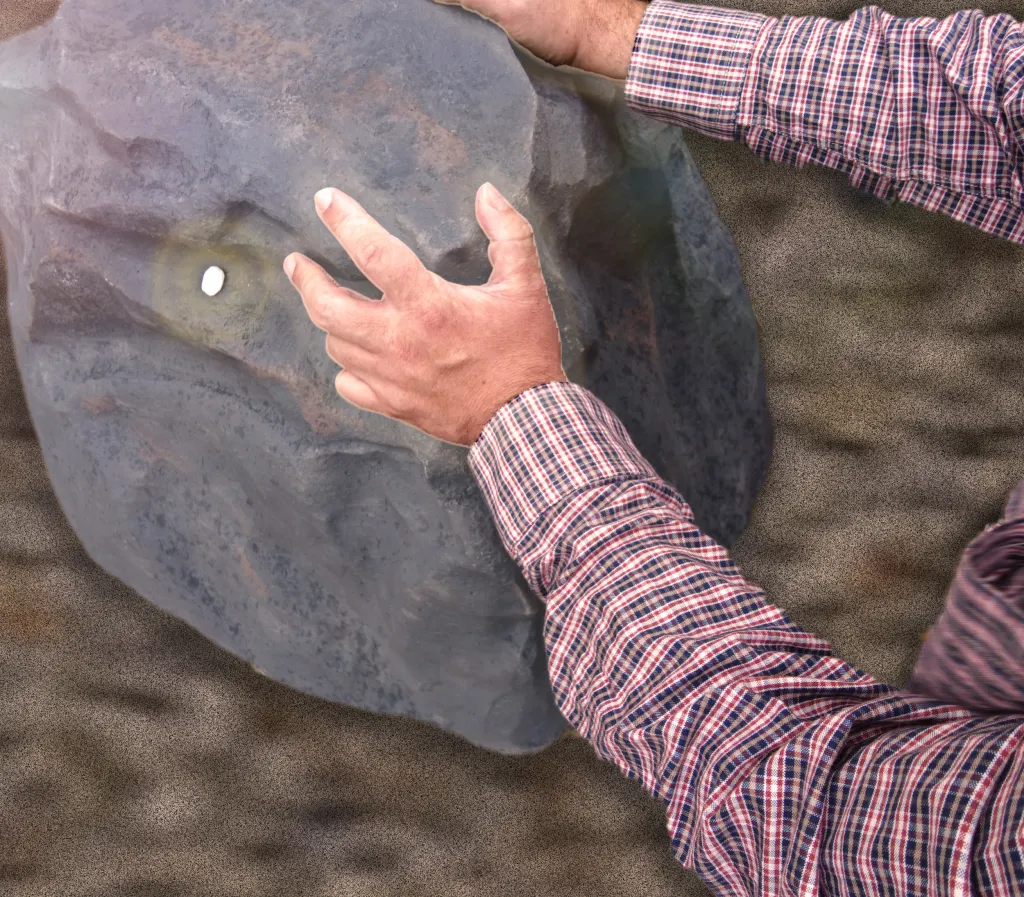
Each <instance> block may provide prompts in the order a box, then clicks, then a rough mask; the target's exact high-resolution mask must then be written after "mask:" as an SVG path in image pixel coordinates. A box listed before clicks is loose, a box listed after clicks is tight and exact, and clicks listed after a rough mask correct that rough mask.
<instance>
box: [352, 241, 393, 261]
mask: <svg viewBox="0 0 1024 897" xmlns="http://www.w3.org/2000/svg"><path fill="white" fill-rule="evenodd" d="M355 250H356V254H357V255H358V256H359V260H360V261H361V262H362V263H363V264H364V265H370V266H378V265H380V264H381V263H382V262H383V261H384V260H385V251H386V250H385V246H384V244H383V242H382V241H381V240H380V239H379V238H378V237H375V236H374V235H373V234H366V235H363V236H360V237H358V238H357V239H356V241H355Z"/></svg>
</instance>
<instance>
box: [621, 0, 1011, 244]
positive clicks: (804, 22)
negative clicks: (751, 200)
mask: <svg viewBox="0 0 1024 897" xmlns="http://www.w3.org/2000/svg"><path fill="white" fill-rule="evenodd" d="M1022 53H1024V37H1022V31H1021V26H1020V24H1019V23H1017V22H1016V21H1015V20H1013V19H1012V18H1011V17H1010V16H1007V15H999V16H990V17H985V16H984V15H983V13H982V12H981V11H980V10H972V11H963V12H959V13H956V14H955V15H952V16H950V17H948V18H946V19H943V20H941V21H940V20H938V19H932V18H914V19H898V18H896V17H894V16H891V15H889V14H888V13H885V12H883V11H882V10H881V9H879V8H878V7H876V6H870V7H864V8H862V9H858V10H857V11H855V12H854V13H853V14H852V15H851V16H850V18H849V20H847V21H845V22H839V21H833V20H830V19H825V18H820V17H788V16H784V17H781V18H775V17H770V16H765V15H760V14H757V13H749V12H743V11H737V10H725V9H715V8H712V7H703V6H693V5H687V4H682V3H675V2H672V0H653V2H652V3H651V4H650V7H649V8H648V10H647V12H646V14H645V16H644V18H643V19H642V21H641V24H640V25H639V27H638V31H637V37H636V41H635V45H634V50H633V55H632V57H631V62H630V68H629V72H628V77H627V81H626V98H627V100H628V102H629V103H630V105H631V106H632V107H633V108H635V109H637V110H639V111H642V112H645V113H647V114H649V115H652V116H654V117H656V118H660V119H662V120H665V121H669V122H672V123H674V124H679V125H683V126H686V127H690V128H692V129H694V130H697V131H699V132H701V133H704V134H706V135H708V136H712V137H716V138H719V139H727V140H742V141H744V142H745V143H747V144H748V145H749V146H750V147H751V148H752V149H753V150H754V151H755V152H756V153H757V154H758V155H760V156H762V157H764V158H766V159H769V160H771V161H776V162H786V163H788V164H792V165H795V166H797V167H801V166H803V165H804V164H806V163H807V162H809V161H810V162H815V163H817V164H821V165H826V166H829V167H833V168H837V169H839V170H842V171H844V172H845V173H846V174H847V175H848V176H849V177H850V180H851V182H852V183H853V184H854V185H855V186H857V187H859V188H860V189H862V190H864V191H866V192H871V193H874V194H875V195H877V196H879V197H882V198H886V199H890V200H891V199H897V198H898V199H900V200H902V201H905V202H909V203H912V204H915V205H919V206H922V207H924V208H928V209H930V210H933V211H942V212H944V213H946V214H949V215H951V216H952V217H954V218H957V219H959V220H961V221H965V222H966V223H969V224H972V225H974V226H977V227H979V228H982V229H984V230H987V231H989V232H992V233H996V234H998V235H999V236H1003V237H1005V238H1007V239H1012V240H1014V241H1016V242H1024V215H1022V212H1021V203H1022V194H1021V179H1020V175H1019V169H1020V165H1021V155H1020V148H1019V146H1018V144H1019V143H1020V142H1021V141H1022V140H1024V137H1022V129H1024V118H1022V112H1021V102H1022V101H1021V89H1022V79H1021V77H1020V73H1019V69H1020V62H1019V61H1018V58H1019V56H1020V55H1021V54H1022Z"/></svg>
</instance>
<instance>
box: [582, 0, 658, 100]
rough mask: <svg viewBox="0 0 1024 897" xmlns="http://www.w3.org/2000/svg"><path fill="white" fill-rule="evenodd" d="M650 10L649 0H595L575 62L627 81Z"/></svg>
mask: <svg viewBox="0 0 1024 897" xmlns="http://www.w3.org/2000/svg"><path fill="white" fill-rule="evenodd" d="M646 11H647V3H646V2H645V0H624V2H622V3H617V4H609V3H606V2H605V3H592V4H591V9H590V10H589V13H590V14H589V15H588V16H587V19H586V27H585V28H584V29H583V31H582V33H581V35H580V43H579V50H578V51H577V53H576V58H575V59H574V60H573V63H572V64H573V65H574V66H575V67H576V68H580V69H583V70H584V71H588V72H593V73H595V74H598V75H604V76H605V77H608V78H615V79H617V80H619V81H624V80H625V79H626V75H627V74H628V73H629V61H630V58H631V56H632V54H633V43H634V41H635V40H636V33H637V30H638V29H639V28H640V22H641V20H642V19H643V17H644V13H645V12H646Z"/></svg>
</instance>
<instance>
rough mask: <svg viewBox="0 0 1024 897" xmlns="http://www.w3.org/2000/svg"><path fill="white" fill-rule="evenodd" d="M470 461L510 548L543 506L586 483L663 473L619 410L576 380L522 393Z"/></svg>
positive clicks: (489, 428)
mask: <svg viewBox="0 0 1024 897" xmlns="http://www.w3.org/2000/svg"><path fill="white" fill-rule="evenodd" d="M469 466H470V469H471V470H472V471H473V475H474V476H475V477H476V480H477V482H478V483H479V485H480V489H481V491H482V492H483V494H484V499H485V500H486V501H487V505H488V507H489V508H490V510H491V516H492V517H493V518H494V522H495V525H496V526H497V529H498V533H499V535H500V536H501V540H502V543H503V544H504V546H505V550H506V551H507V552H508V553H509V555H511V557H512V558H513V559H514V560H517V561H518V560H519V554H518V551H519V546H520V543H521V541H522V539H523V537H524V536H526V535H529V534H530V532H531V530H532V529H533V528H534V527H535V525H536V524H537V522H538V521H539V520H540V518H541V517H542V516H543V515H544V513H545V512H546V511H547V510H548V509H549V508H552V507H553V506H554V505H556V504H558V503H559V502H561V501H562V500H563V499H565V498H567V497H568V496H571V495H573V494H574V493H577V492H579V491H581V490H584V489H588V488H592V487H594V486H599V485H602V484H604V483H608V482H622V481H623V480H624V479H649V478H655V477H657V475H658V474H657V473H656V471H655V470H654V468H653V467H651V465H650V464H649V463H648V462H647V461H646V460H645V459H644V457H643V455H641V454H640V452H639V450H638V449H637V448H636V446H635V445H634V444H633V440H632V439H630V437H629V434H628V433H627V432H626V429H625V427H623V425H622V422H621V421H620V420H619V419H618V417H616V415H615V413H614V412H613V411H612V410H611V409H610V408H609V407H608V406H607V405H605V404H604V402H602V401H601V400H600V399H599V398H597V396H595V395H594V394H593V393H592V392H590V391H589V390H587V389H585V388H584V387H582V386H579V385H578V384H576V383H566V382H560V381H556V382H552V383H545V384H543V385H541V386H535V387H533V388H532V389H528V390H526V392H523V393H520V394H519V395H518V396H516V397H515V398H514V399H512V400H511V401H510V402H508V403H506V404H505V405H503V406H502V407H501V408H500V409H499V410H498V411H497V412H496V413H495V414H494V416H493V417H492V418H491V419H490V421H488V423H487V425H486V426H485V427H484V429H483V431H482V432H481V433H480V436H479V438H478V439H477V440H476V442H475V443H473V446H472V447H471V448H470V450H469Z"/></svg>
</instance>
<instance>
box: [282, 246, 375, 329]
mask: <svg viewBox="0 0 1024 897" xmlns="http://www.w3.org/2000/svg"><path fill="white" fill-rule="evenodd" d="M284 261H285V273H287V272H288V263H289V262H290V261H294V262H295V267H294V269H293V270H292V273H291V274H290V275H289V279H290V280H291V282H292V285H293V286H294V287H295V289H297V290H298V291H299V295H300V296H301V297H302V303H303V305H305V306H306V314H308V315H309V319H310V320H311V321H312V322H313V323H314V324H316V326H317V327H319V328H320V329H321V330H325V331H327V332H328V333H334V334H337V335H338V336H343V337H344V338H345V339H347V340H348V341H349V342H352V343H355V344H357V345H359V346H362V347H363V348H365V349H373V348H374V346H376V345H378V344H379V342H380V338H381V334H382V333H383V331H384V328H385V324H384V318H383V315H384V309H382V308H381V307H380V303H379V302H376V301H375V300H373V299H369V298H367V297H366V296H363V295H361V294H359V293H357V292H356V291H355V290H349V289H346V288H345V287H340V286H338V284H337V283H335V282H334V278H332V277H331V276H330V275H329V274H328V273H327V272H326V271H325V270H324V269H323V268H321V267H320V266H319V265H318V264H317V263H316V262H314V261H313V260H312V259H309V258H306V256H304V255H302V254H301V253H298V252H293V253H292V254H291V255H289V256H288V258H286V259H285V260H284Z"/></svg>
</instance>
